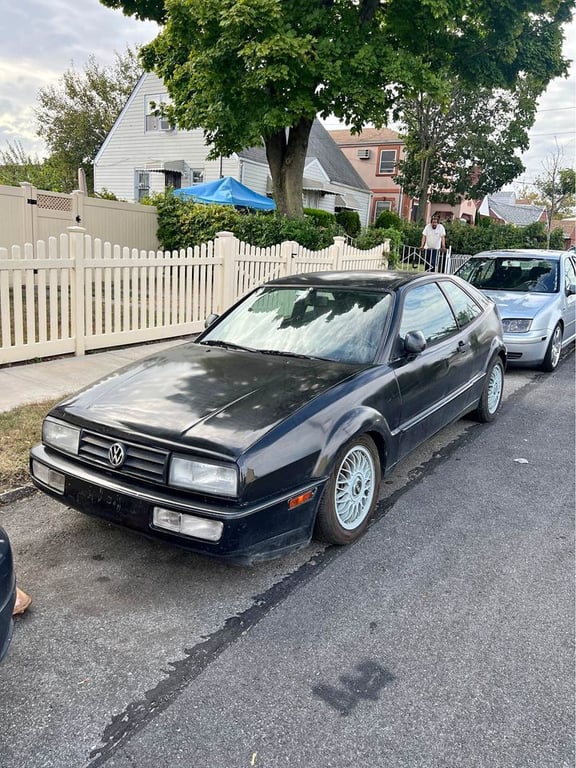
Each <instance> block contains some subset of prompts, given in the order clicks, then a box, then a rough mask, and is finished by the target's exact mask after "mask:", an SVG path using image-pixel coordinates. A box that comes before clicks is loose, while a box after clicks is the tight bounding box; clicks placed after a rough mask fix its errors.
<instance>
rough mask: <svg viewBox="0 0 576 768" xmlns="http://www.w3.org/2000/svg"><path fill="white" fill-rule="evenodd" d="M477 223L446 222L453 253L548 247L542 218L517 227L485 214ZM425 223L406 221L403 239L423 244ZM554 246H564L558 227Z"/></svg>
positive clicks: (407, 242) (405, 241)
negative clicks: (540, 220)
mask: <svg viewBox="0 0 576 768" xmlns="http://www.w3.org/2000/svg"><path fill="white" fill-rule="evenodd" d="M480 221H481V222H482V223H481V224H479V225H478V226H476V227H471V226H470V225H469V224H464V223H462V222H461V221H450V222H447V223H444V226H445V228H446V245H448V246H451V247H452V253H462V254H470V255H474V254H475V253H480V251H492V250H496V249H498V248H546V227H545V225H544V224H543V223H542V222H536V223H535V224H529V225H528V226H526V227H514V226H513V225H512V224H497V223H496V222H494V221H492V220H491V219H488V218H482V219H481V220H480ZM422 229H423V226H422V225H421V224H415V223H413V222H407V221H403V222H402V235H403V239H402V243H403V245H410V246H414V247H419V246H420V242H421V240H422ZM550 247H551V248H558V249H562V248H563V247H564V245H563V233H562V230H561V229H555V230H553V231H552V233H551V237H550Z"/></svg>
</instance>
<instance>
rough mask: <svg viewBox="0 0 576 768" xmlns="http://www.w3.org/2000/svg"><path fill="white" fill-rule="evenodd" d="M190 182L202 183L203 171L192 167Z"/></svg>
mask: <svg viewBox="0 0 576 768" xmlns="http://www.w3.org/2000/svg"><path fill="white" fill-rule="evenodd" d="M191 177H192V184H202V182H203V181H204V171H203V170H199V169H198V168H192V171H191Z"/></svg>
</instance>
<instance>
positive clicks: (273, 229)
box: [152, 193, 342, 250]
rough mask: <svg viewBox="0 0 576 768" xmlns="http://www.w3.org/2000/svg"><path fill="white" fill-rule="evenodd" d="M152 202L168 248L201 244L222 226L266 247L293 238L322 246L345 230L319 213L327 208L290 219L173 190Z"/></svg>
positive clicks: (251, 242) (242, 237)
mask: <svg viewBox="0 0 576 768" xmlns="http://www.w3.org/2000/svg"><path fill="white" fill-rule="evenodd" d="M152 202H153V203H154V205H155V206H156V208H157V210H158V239H159V240H160V242H161V244H162V247H163V248H165V249H167V250H174V249H180V248H187V247H189V246H194V245H199V244H201V243H204V242H206V241H208V240H213V239H214V238H215V237H216V234H217V233H218V232H220V231H223V230H226V231H228V232H233V233H234V234H235V235H236V237H237V238H239V239H240V240H243V241H244V242H247V243H250V244H251V245H258V246H261V247H267V246H270V245H275V244H276V243H281V242H283V241H285V240H293V241H295V242H297V243H299V244H300V245H303V246H305V247H306V248H310V249H311V250H319V249H321V248H325V247H326V246H328V245H331V244H332V242H333V240H334V237H336V235H340V234H341V232H342V231H341V229H340V227H339V226H338V224H337V223H336V220H335V218H334V216H333V215H332V214H330V213H328V214H327V216H321V217H318V216H317V215H316V214H318V213H320V214H325V213H327V212H326V211H320V212H318V211H314V212H313V213H314V215H307V216H305V217H303V218H300V219H287V218H285V217H282V216H279V215H278V214H275V213H262V212H257V213H243V212H240V211H238V210H236V209H235V208H233V207H232V206H227V205H199V204H196V203H192V202H190V201H184V200H180V199H179V198H177V197H175V196H174V195H172V194H170V193H167V194H165V195H157V196H155V197H154V198H153V199H152Z"/></svg>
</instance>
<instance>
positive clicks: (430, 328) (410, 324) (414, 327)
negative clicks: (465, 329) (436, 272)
mask: <svg viewBox="0 0 576 768" xmlns="http://www.w3.org/2000/svg"><path fill="white" fill-rule="evenodd" d="M457 330H458V325H457V324H456V318H455V317H454V315H453V313H452V310H451V309H450V305H449V304H448V301H447V299H446V296H444V294H443V293H442V291H441V290H440V288H439V287H438V285H437V284H436V283H428V284H427V285H419V286H418V287H416V288H412V290H410V291H409V292H408V293H407V294H406V298H405V300H404V307H403V309H402V319H401V321H400V336H401V337H402V338H404V337H405V336H406V334H407V333H408V331H422V333H423V334H424V336H425V337H426V341H427V342H428V344H432V343H433V342H435V341H439V340H440V339H444V338H446V337H447V336H450V335H451V334H453V333H455V332H456V331H457Z"/></svg>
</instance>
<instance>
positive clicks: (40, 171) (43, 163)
mask: <svg viewBox="0 0 576 768" xmlns="http://www.w3.org/2000/svg"><path fill="white" fill-rule="evenodd" d="M65 178H66V171H65V169H64V168H62V166H61V165H60V164H59V163H58V162H57V161H56V160H55V159H53V158H48V159H45V158H40V157H38V156H37V155H29V154H26V152H25V151H24V148H23V146H22V144H21V143H20V142H19V141H16V142H14V143H13V144H11V143H10V142H8V145H7V147H6V149H2V150H0V184H6V185H7V186H13V187H17V186H18V185H19V184H20V182H22V181H27V182H29V183H30V184H33V185H34V186H35V187H37V188H38V189H48V190H52V191H54V192H62V191H64V185H65Z"/></svg>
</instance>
